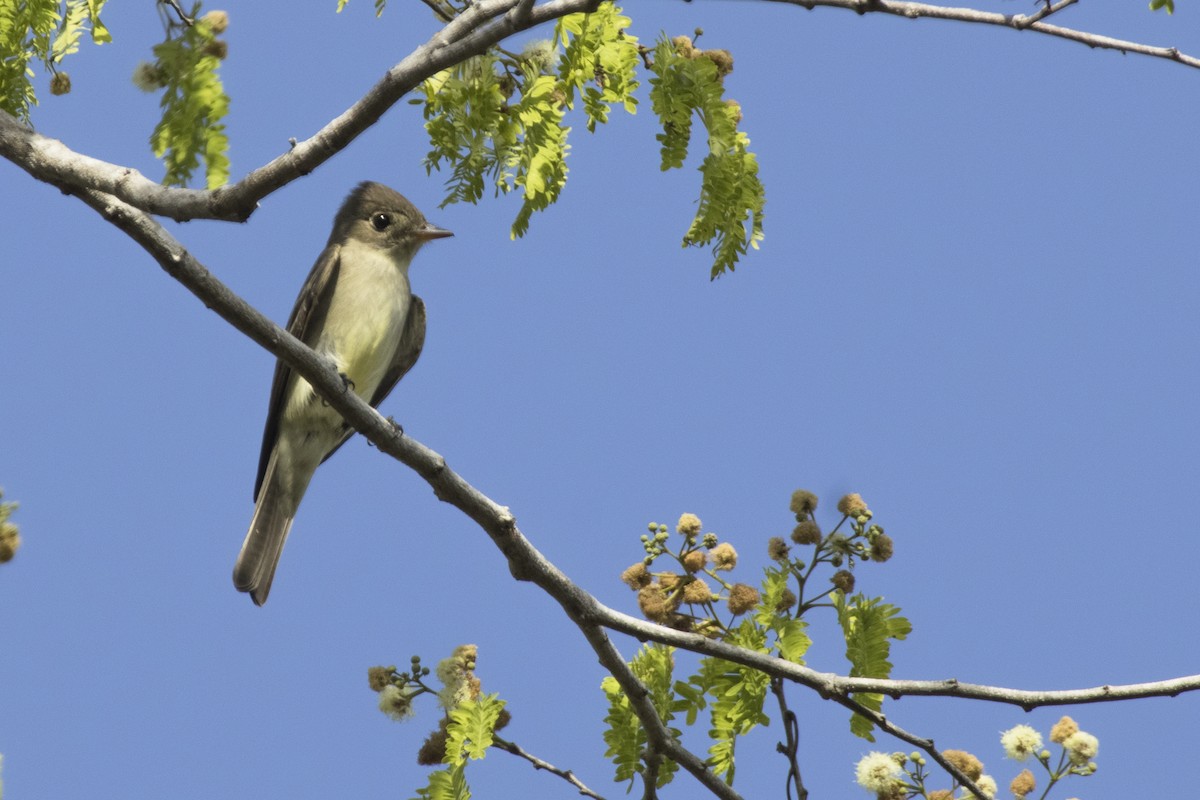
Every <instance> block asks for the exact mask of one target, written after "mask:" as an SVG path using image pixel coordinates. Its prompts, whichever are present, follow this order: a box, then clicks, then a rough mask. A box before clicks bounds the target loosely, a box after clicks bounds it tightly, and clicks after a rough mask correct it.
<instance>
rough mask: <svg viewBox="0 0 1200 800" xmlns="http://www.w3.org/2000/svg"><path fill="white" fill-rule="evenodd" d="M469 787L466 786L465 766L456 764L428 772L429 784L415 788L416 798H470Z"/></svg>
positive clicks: (440, 799) (458, 799)
mask: <svg viewBox="0 0 1200 800" xmlns="http://www.w3.org/2000/svg"><path fill="white" fill-rule="evenodd" d="M470 797H471V787H469V786H467V776H466V768H465V766H464V765H463V764H457V765H455V766H453V767H450V768H448V769H440V770H438V771H437V772H431V773H430V774H429V785H428V786H426V787H424V788H421V789H417V798H416V800H470Z"/></svg>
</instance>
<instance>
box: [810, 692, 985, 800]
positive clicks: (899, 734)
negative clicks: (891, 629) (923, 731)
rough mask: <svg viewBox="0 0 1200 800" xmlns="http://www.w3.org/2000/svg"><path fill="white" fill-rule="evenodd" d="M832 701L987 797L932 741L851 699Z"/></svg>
mask: <svg viewBox="0 0 1200 800" xmlns="http://www.w3.org/2000/svg"><path fill="white" fill-rule="evenodd" d="M833 700H834V702H836V703H838V704H840V705H843V706H845V707H846V708H848V709H850V710H851V711H853V712H854V713H855V714H859V715H860V716H863V717H866V718H867V719H869V720H871V722H873V723H875V726H876V727H878V728H879V729H880V730H882V731H885V732H886V733H889V734H891V735H892V736H895V737H896V738H897V739H899V740H900V741H902V742H907V743H908V744H911V745H913V746H914V747H919V748H921V749H922V750H924V751H925V752H926V753H927V754H928V755H929V757H930V758H932V759H933V760H934V761H935V762H937V764H938V766H940V767H941V768H942V769H944V770H946V772H948V773H950V775H951V776H953V778H954V780H956V781H958V782H959V783H960V784H961V785H962V786H963V788H964V789H966V790H967V791H969V792H971V793H972V794H974V795H975V796H976V797H978V798H986V797H987V795H985V794H984V793H983V790H982V789H980V788H979V787H978V786H977V785H975V781H973V780H971V779H970V778H969V777H967V775H966V774H965V773H964V772H963V771H962V770H961V769H959V768H958V767H956V766H955V765H954V764H952V763H950V762H949V761H947V760H946V757H945V756H943V755H942V753H941V751H940V750H938V749H937V747H935V746H934V744H933V740H932V739H926V738H924V737H921V736H917V735H916V734H915V733H909V732H908V731H906V730H904V729H903V728H901V727H900V726H899V725H896V724H895V723H894V722H891V721H890V720H889V719H888V718H887V717H886V716H884V715H883V714H881V713H879V712H878V711H874V710H872V709H869V708H867V707H866V706H864V705H863V704H862V703H859V702H858V701H856V700H855V699H854V698H852V697H835V698H833Z"/></svg>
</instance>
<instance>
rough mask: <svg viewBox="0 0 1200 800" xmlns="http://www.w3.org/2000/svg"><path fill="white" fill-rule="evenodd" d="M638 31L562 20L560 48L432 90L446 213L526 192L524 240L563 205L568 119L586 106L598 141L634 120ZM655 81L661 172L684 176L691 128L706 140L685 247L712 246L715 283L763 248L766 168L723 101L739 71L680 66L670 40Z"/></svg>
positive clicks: (432, 165) (591, 17) (432, 124)
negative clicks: (762, 176)
mask: <svg viewBox="0 0 1200 800" xmlns="http://www.w3.org/2000/svg"><path fill="white" fill-rule="evenodd" d="M630 25H631V21H630V19H629V17H627V16H625V15H624V14H622V12H621V9H620V8H618V7H617V6H616V5H614V4H612V3H601V4H600V5H599V6H598V7H597V9H596V10H595V11H594V12H592V13H590V14H572V15H569V16H566V17H563V18H562V19H560V20H559V21H558V24H557V26H556V27H555V34H554V38H553V39H552V40H550V41H549V42H535V43H532V44H531V45H530V46H529V47H528V48H527V49H526V52H525V53H522V54H521V55H514V54H510V53H502V52H500V51H495V52H493V53H490V54H488V55H484V56H479V57H477V58H473V59H471V60H469V61H467V62H465V63H463V64H460V65H458V66H456V67H453V68H451V69H448V70H445V71H443V72H441V73H439V74H438V75H436V76H434V77H433V78H430V79H429V80H428V81H426V82H425V84H424V86H423V91H424V100H423V101H418V102H423V105H424V112H425V120H426V121H425V128H426V130H427V131H428V133H429V141H430V146H431V147H430V150H429V153H428V154H427V155H426V157H425V166H426V169H427V170H429V171H430V172H432V171H433V170H434V169H443V168H448V169H449V171H450V177H449V179H448V180H447V181H446V197H445V200H444V201H443V206H444V205H446V204H448V203H457V202H469V203H475V202H478V201H479V199H480V198H481V197H482V196H483V192H484V189H485V187H487V186H489V185H490V186H491V188H492V190H493V192H494V193H495V194H497V195H499V194H507V193H508V192H511V191H514V190H517V189H519V190H521V195H522V204H521V208H520V210H519V211H518V212H517V217H516V219H515V220H514V222H513V225H512V236H513V237H514V238H516V237H518V236H523V235H524V234H525V232H526V231H527V230H528V229H529V222H530V218H531V217H532V215H533V212H535V211H541V210H543V209H545V208H546V207H548V206H549V205H551V204H552V203H554V202H555V201H556V200H557V199H558V196H559V193H560V192H561V191H562V189H563V187H564V186H565V185H566V182H567V172H568V170H567V162H566V158H567V155H568V153H569V152H570V146H569V145H568V144H567V136H568V134H569V133H570V131H571V129H570V128H569V127H568V126H567V125H566V124H565V123H564V120H565V117H566V113H567V112H568V111H575V110H576V109H577V106H581V107H582V108H581V109H579V110H582V112H583V114H584V118H585V120H586V125H587V129H588V130H589V131H595V130H596V126H597V125H599V124H602V123H605V122H608V120H609V112H610V111H611V110H612V109H613V108H614V107H616V106H620V107H621V108H623V109H625V110H626V111H627V112H629V113H630V114H633V113H636V111H637V105H638V101H637V98H636V96H635V92H636V91H637V89H638V88H639V85H640V84H639V81H638V69H639V65H640V64H641V60H642V57H641V53H640V52H639V47H638V40H637V37H635V36H634V35H633V34H631V33H630V32H629V27H630ZM695 53H699V51H695ZM731 63H732V61H731V60H730V65H731ZM651 69H652V71H653V73H654V77H653V78H652V79H651V83H652V84H654V88H653V89H652V91H651V93H650V97H651V101H652V102H653V104H654V110H655V112H656V113H657V114H658V115H659V117H660V118H661V119H662V121H663V127H664V133H663V134H662V135H660V136H659V137H658V139H659V141H660V142H661V143H662V146H663V169H669V168H672V167H681V166H683V163H684V159H685V158H686V156H687V148H688V142H689V138H690V135H691V126H692V119H693V116H695V117H696V118H698V119H699V120H700V122H701V124H702V125H703V126H704V127H705V130H706V131H707V134H708V146H709V154H708V155H707V156H706V157H705V159H704V161H703V162H702V163H701V165H700V173H701V185H700V199H699V204H698V210H697V213H696V216H695V218H694V219H693V220H692V223H691V225H690V226H689V228H688V231H687V233H686V235H685V236H684V239H683V243H684V245H710V244H711V245H712V247H713V259H714V260H713V267H712V275H713V277H716V276H717V275H719V274H721V273H722V272H724V271H725V270H727V269H730V270H731V269H733V268H734V265H735V264H736V263H737V260H738V258H739V257H740V256H741V255H742V254H744V253H745V252H746V250H747V248H749V247H757V246H758V242H759V241H760V240H761V239H762V237H763V234H762V208H763V201H764V200H763V198H764V193H763V186H762V183H761V182H760V181H759V179H758V162H757V160H756V159H755V157H754V154H753V153H751V152H750V151H749V145H750V139H749V138H748V137H747V136H746V134H745V133H743V132H741V131H739V130H738V129H737V122H738V119H739V117H740V110H739V109H738V108H737V107H736V105H730V104H728V103H727V102H726V100H725V97H724V86H723V79H724V75H725V74H727V73H728V71H729V69H731V66H729V68H726V69H723V70H722V69H719V68H718V66H717V64H716V63H714V61H712V60H711V59H710V58H708V57H695V56H694V55H693V56H692V57H686V56H684V55H680V54H679V53H676V52H675V50H674V49H673V47H672V46H671V45H670V43H669V42H667V41H666V40H665V39H664V40H663V43H662V44H661V45H660V46H659V47H658V48H657V49H656V50H655V51H654V60H653V65H652V68H651ZM578 101H582V102H578Z"/></svg>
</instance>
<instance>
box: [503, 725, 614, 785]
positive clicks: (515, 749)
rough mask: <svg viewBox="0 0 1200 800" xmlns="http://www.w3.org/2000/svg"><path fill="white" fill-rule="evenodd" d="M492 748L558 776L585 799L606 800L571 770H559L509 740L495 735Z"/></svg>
mask: <svg viewBox="0 0 1200 800" xmlns="http://www.w3.org/2000/svg"><path fill="white" fill-rule="evenodd" d="M492 746H494V747H498V748H500V749H501V750H503V751H505V752H506V753H512V754H513V755H514V756H520V757H521V758H523V759H525V760H526V761H528V762H529V763H530V764H533V767H534V769H542V770H545V771H546V772H549V773H551V774H552V775H557V776H558V777H560V778H562V779H563V780H564V781H566V782H567V783H569V784H571V785H572V786H574V787H575V788H576V789H578V790H579V793H580V794H581V795H583V796H584V797H591V798H593V800H604V798H603V797H602V796H601V795H598V794H596V793H595V792H593V791H592V790H591V789H589V788H588V787H587V786H585V785H584V784H583V781H581V780H579V778H576V777H575V773H574V772H572V771H571V770H569V769H559V768H558V767H556V766H554V765H553V764H551V763H550V762H548V761H543V760H542V759H540V758H538V757H537V756H535V755H533V754H532V753H528V752H526V751H525V750H523V749H522V748H521V746H520V745H518V744H515V743H513V742H510V741H508V740H507V739H501V738H500V737H499V736H494V735H493V736H492Z"/></svg>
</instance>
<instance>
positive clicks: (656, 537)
mask: <svg viewBox="0 0 1200 800" xmlns="http://www.w3.org/2000/svg"><path fill="white" fill-rule="evenodd" d="M817 503H818V498H817V496H816V495H815V494H813V493H812V492H810V491H807V490H805V489H799V490H797V491H795V492H793V493H792V497H791V502H790V508H791V511H792V514H793V515H794V516H795V520H796V523H795V527H794V528H793V529H792V532H791V536H790V543H789V541H788V540H787V539H785V538H784V537H782V536H774V537H771V538H770V539H769V540H768V541H767V555H768V557H769V558H770V559H771V561H772V562H773V564H774V565H775V566H773V567H771V568H768V570H767V581H766V583H764V584H763V586H764V588H763V590H762V592H766V593H767V595H769V596H768V597H766V599H765V600H764V595H763V594H762V592H760V590H759V589H756V588H754V587H753V586H750V585H749V584H746V583H733V582H730V581H729V580H727V579H726V578H725V577H724V576H723V575H721V574H720V573H726V572H729V571H731V570H732V569H733V568H734V567H736V566H737V562H738V553H737V550H735V549H734V547H733V545H732V544H730V543H729V542H726V541H720V540H719V538H718V536H717V535H716V534H715V533H711V532H710V533H704V532H703V529H704V526H703V523H702V522H701V521H700V518H699V517H697V516H696V515H695V514H691V513H687V514H682V515H681V516H680V517H679V521H678V522H676V524H675V534H677V536H673V535H672V534H671V532H670V530H669V528H668V526H666V525H663V524H660V523H657V522H651V523H650V526H649V532H648V533H646V534H643V535H642V537H641V541H642V549H643V550H644V551H645V556H644V557H643V558H642V560H641V561H639V562H638V563H636V564H633V565H632V566H630V567H628V568H627V569H626V570H625V571H624V572H622V573H621V581H622V582H623V583H625V584H626V585H627V586H628V587H629V588H630V589H632V590H633V591H635V592H637V597H638V607H639V608H640V609H641V612H642V614H643V615H644V616H645V617H646V619H649V620H651V621H652V622H658V623H660V624H663V625H668V626H670V627H673V628H676V629H679V630H686V631H692V632H696V633H702V634H704V635H707V636H714V637H718V636H722V635H724V634H726V633H728V631H729V629H730V626H731V625H732V624H733V621H734V619H736V618H737V617H739V616H741V615H743V614H745V613H747V612H749V611H751V610H752V609H754V608H756V607H757V606H758V605H759V604H760V603H764V602H766V603H767V604H768V606H769V607H768V608H764V611H766V612H768V613H774V614H777V615H781V616H789V617H793V618H798V617H800V616H801V615H802V614H803V613H804V612H805V611H807V610H808V609H810V608H813V607H815V606H818V605H825V606H828V605H829V604H830V603H829V601H828V599H827V598H829V596H830V595H832V594H833V593H834V592H840V593H841V594H842V596H844V597H848V596H849V595H851V594H852V593H853V592H854V585H855V577H854V572H853V570H854V567H855V565H856V564H857V563H858V562H859V561H879V562H883V561H887V560H888V559H889V558H891V557H892V554H893V551H894V543H893V541H892V539H891V537H889V536H888V535H887V534H885V533H884V532H883V528H882V527H880V526H879V525H876V524H872V523H871V518H872V516H873V515H872V513H871V510H870V508H868V507H867V504H866V501H864V500H863V498H862V496H861V495H859V494H847V495H845V496H843V497H842V498H841V499H840V500H839V501H838V503H837V510H838V511H839V512H840V513H841V519H840V520H839V521H838V523H837V524H836V525H835V526H834V528H833V530H831V531H830V532H829V533H828V534H826V533H823V532H822V531H821V526H820V524H819V523H818V522H817V521H816V519H815V513H816V510H817ZM844 528H848V530H844ZM680 537H681V538H680ZM794 545H800V546H805V547H811V548H813V549H812V550H811V551H808V552H806V555H805V558H804V559H801V558H796V557H794V556H793V555H792V548H793V546H794ZM664 561H666V562H671V563H670V567H669V568H666V569H654V566H655V564H656V563H658V564H662V563H663V562H664ZM826 564H827V565H829V566H831V567H833V568H834V570H835V571H834V572H833V574H832V575H831V576H830V577H829V579H828V581H829V582H828V583H827V584H824V585H823V586H822V587H821V588H819V589H818V590H817V591H812V589H811V588H810V587H811V584H810V580H811V579H812V577H813V572H814V570H815V569H816V568H817V567H818V566H821V565H826ZM792 582H794V584H795V587H796V588H795V590H793V589H792V587H791V586H790V585H788V584H790V583H792ZM772 587H774V588H772ZM781 587H782V588H781ZM806 589H808V596H807V597H806V593H805V591H806ZM722 606H723V607H724V610H725V611H728V613H729V614H730V615H731V617H730V619H729V620H728V622H725V621H722V620H721V619H720V618H719V614H718V611H719V609H720V608H721V607H722Z"/></svg>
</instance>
